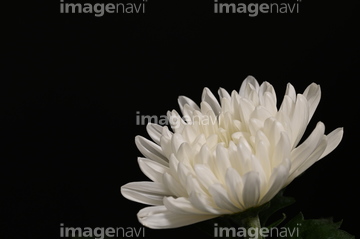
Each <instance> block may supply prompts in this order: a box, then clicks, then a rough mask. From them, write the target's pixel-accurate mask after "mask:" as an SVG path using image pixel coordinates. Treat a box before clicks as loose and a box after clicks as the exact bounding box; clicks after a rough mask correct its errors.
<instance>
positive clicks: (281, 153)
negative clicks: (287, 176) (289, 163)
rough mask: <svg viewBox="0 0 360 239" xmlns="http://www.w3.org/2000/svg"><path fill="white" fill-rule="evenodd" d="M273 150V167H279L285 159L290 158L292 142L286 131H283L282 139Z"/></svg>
mask: <svg viewBox="0 0 360 239" xmlns="http://www.w3.org/2000/svg"><path fill="white" fill-rule="evenodd" d="M273 150H274V151H273V155H272V159H271V168H276V167H278V165H279V164H281V163H282V162H283V161H284V160H285V159H287V158H290V155H291V144H290V138H289V136H288V134H287V133H286V132H281V135H280V139H279V141H278V143H277V144H276V146H275V148H274V149H273Z"/></svg>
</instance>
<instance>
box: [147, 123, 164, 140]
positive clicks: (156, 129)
mask: <svg viewBox="0 0 360 239" xmlns="http://www.w3.org/2000/svg"><path fill="white" fill-rule="evenodd" d="M162 128H163V127H162V126H160V125H158V124H152V123H148V124H147V125H146V131H147V132H148V134H149V136H150V137H151V139H152V140H154V142H155V143H156V144H160V137H161V132H162Z"/></svg>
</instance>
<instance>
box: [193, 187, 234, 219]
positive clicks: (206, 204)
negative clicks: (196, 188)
mask: <svg viewBox="0 0 360 239" xmlns="http://www.w3.org/2000/svg"><path fill="white" fill-rule="evenodd" d="M189 200H190V202H191V204H192V205H194V207H195V208H197V209H199V210H200V211H203V212H205V213H209V214H214V215H221V214H226V213H229V211H228V210H225V209H223V208H218V207H217V206H216V205H215V204H214V202H213V200H212V199H211V198H210V196H208V195H205V194H202V193H198V192H192V193H191V194H190V197H189Z"/></svg>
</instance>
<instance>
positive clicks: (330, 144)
mask: <svg viewBox="0 0 360 239" xmlns="http://www.w3.org/2000/svg"><path fill="white" fill-rule="evenodd" d="M343 134H344V130H343V128H337V129H335V130H334V131H333V132H331V133H330V134H328V135H327V136H326V137H327V146H326V149H325V151H324V153H323V154H322V155H321V156H320V159H322V158H323V157H325V156H326V155H328V154H329V153H331V152H332V151H333V150H334V149H335V148H336V147H337V146H338V145H339V143H340V141H341V140H342V137H343Z"/></svg>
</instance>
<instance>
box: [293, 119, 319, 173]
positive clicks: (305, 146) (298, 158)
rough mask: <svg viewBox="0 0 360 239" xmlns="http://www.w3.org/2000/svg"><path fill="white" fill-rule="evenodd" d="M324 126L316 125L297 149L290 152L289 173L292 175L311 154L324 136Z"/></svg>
mask: <svg viewBox="0 0 360 239" xmlns="http://www.w3.org/2000/svg"><path fill="white" fill-rule="evenodd" d="M324 131H325V125H324V124H323V123H322V122H319V123H317V125H316V127H315V129H314V130H313V131H312V132H311V134H310V135H309V137H308V138H307V139H306V140H305V141H304V142H303V143H302V144H301V145H299V146H298V147H297V148H295V149H294V150H293V151H292V152H291V161H292V162H291V171H290V174H292V173H293V172H294V171H296V170H297V169H298V167H299V166H300V165H301V164H303V163H304V161H305V160H307V158H308V157H309V156H310V154H312V153H313V151H314V150H315V149H316V147H317V146H318V144H319V142H320V140H321V138H322V137H323V136H324Z"/></svg>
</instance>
